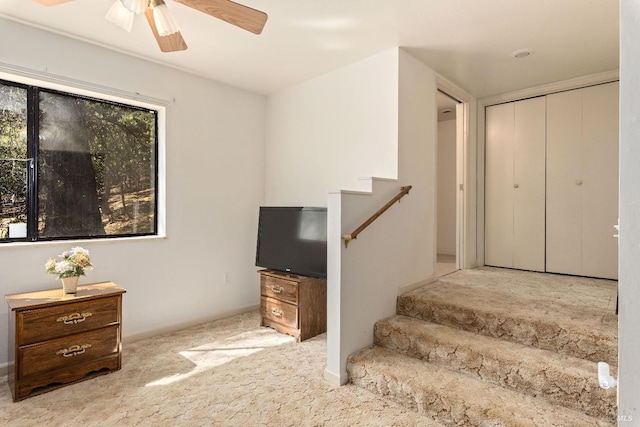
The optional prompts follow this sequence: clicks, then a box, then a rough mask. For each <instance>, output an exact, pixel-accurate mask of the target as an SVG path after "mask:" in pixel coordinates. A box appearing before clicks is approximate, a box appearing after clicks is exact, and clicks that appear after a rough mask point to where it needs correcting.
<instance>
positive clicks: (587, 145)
mask: <svg viewBox="0 0 640 427" xmlns="http://www.w3.org/2000/svg"><path fill="white" fill-rule="evenodd" d="M617 223H618V83H608V84H605V85H598V86H592V87H588V88H584V89H578V90H573V91H568V92H562V93H557V94H553V95H549V96H547V246H546V249H547V271H550V272H554V273H566V274H576V275H581V276H592V277H602V278H610V279H615V278H617V275H618V274H617V273H618V242H617V239H616V238H614V237H613V234H615V230H614V229H613V226H614V225H615V224H617Z"/></svg>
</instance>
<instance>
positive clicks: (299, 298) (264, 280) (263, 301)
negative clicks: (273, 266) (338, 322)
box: [259, 270, 327, 342]
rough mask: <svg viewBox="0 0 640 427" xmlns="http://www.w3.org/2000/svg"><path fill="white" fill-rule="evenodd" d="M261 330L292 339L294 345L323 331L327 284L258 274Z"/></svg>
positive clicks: (271, 272) (292, 276) (263, 272)
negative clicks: (294, 342)
mask: <svg viewBox="0 0 640 427" xmlns="http://www.w3.org/2000/svg"><path fill="white" fill-rule="evenodd" d="M259 273H260V313H261V315H262V322H261V326H269V327H271V328H273V329H275V330H276V331H278V332H282V333H285V334H289V335H292V336H294V337H295V338H296V339H297V340H298V342H300V341H304V340H306V339H309V338H311V337H314V336H316V335H319V334H322V333H324V332H326V331H327V281H326V280H323V279H315V278H312V277H306V276H299V275H297V274H287V273H282V272H278V271H274V270H260V271H259Z"/></svg>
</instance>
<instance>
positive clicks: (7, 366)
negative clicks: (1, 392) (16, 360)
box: [0, 362, 13, 377]
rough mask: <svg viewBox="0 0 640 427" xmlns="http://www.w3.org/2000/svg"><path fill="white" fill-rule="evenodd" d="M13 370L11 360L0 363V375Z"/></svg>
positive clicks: (7, 373)
mask: <svg viewBox="0 0 640 427" xmlns="http://www.w3.org/2000/svg"><path fill="white" fill-rule="evenodd" d="M10 370H13V362H7V363H3V364H1V365H0V377H3V376H5V375H9V371H10Z"/></svg>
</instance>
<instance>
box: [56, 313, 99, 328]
mask: <svg viewBox="0 0 640 427" xmlns="http://www.w3.org/2000/svg"><path fill="white" fill-rule="evenodd" d="M91 315H92V313H91V312H87V313H82V314H80V313H71V314H70V315H68V316H62V317H58V318H57V319H56V322H62V323H64V324H65V325H73V324H74V323H80V322H84V321H85V320H87V317H89V316H91Z"/></svg>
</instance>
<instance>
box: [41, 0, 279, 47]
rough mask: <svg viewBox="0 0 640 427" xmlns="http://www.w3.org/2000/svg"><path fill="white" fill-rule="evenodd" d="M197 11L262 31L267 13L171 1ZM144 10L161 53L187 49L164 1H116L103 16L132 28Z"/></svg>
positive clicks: (215, 2) (207, 1) (56, 0)
mask: <svg viewBox="0 0 640 427" xmlns="http://www.w3.org/2000/svg"><path fill="white" fill-rule="evenodd" d="M33 1H35V2H36V3H40V4H42V5H44V6H55V5H58V4H62V3H67V2H70V1H72V0H33ZM174 1H175V2H177V3H181V4H184V5H185V6H189V7H191V8H193V9H195V10H197V11H199V12H203V13H206V14H208V15H211V16H213V17H215V18H218V19H221V20H223V21H225V22H228V23H229V24H232V25H235V26H237V27H240V28H242V29H244V30H247V31H250V32H252V33H254V34H260V33H262V29H263V28H264V25H265V24H266V22H267V14H266V13H264V12H261V11H259V10H256V9H252V8H250V7H248V6H244V5H241V4H239V3H236V2H233V1H231V0H174ZM141 13H144V15H145V17H146V18H147V22H148V23H149V27H150V28H151V31H152V32H153V35H154V37H155V38H156V41H157V43H158V46H159V47H160V50H161V51H162V52H175V51H179V50H186V49H187V44H186V43H185V41H184V39H183V38H182V35H181V34H180V29H179V28H178V25H177V23H176V22H175V20H174V19H173V16H172V15H171V13H170V12H169V10H168V9H167V5H166V4H165V2H164V0H115V3H114V4H113V6H111V9H109V12H108V13H107V16H106V18H107V19H108V20H109V21H111V22H113V23H114V24H116V25H118V26H119V27H122V28H124V29H125V30H127V31H131V27H132V25H133V17H134V15H136V14H141Z"/></svg>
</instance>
